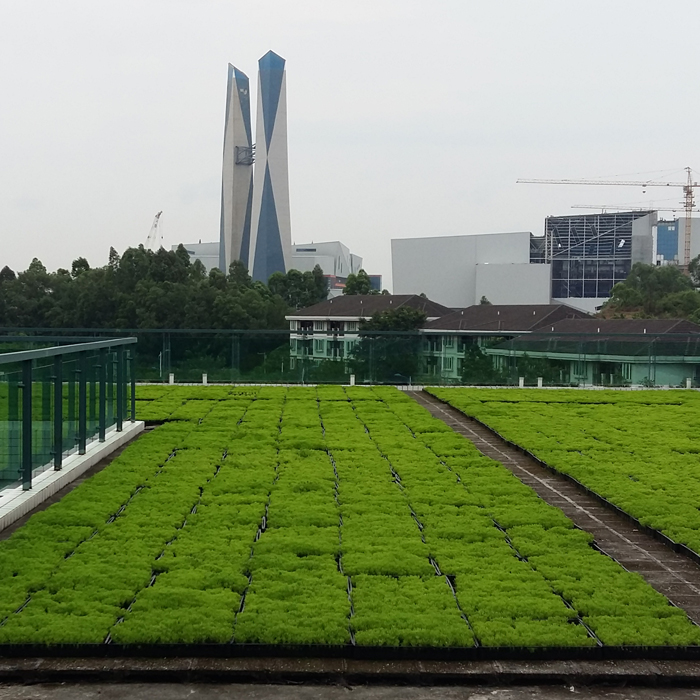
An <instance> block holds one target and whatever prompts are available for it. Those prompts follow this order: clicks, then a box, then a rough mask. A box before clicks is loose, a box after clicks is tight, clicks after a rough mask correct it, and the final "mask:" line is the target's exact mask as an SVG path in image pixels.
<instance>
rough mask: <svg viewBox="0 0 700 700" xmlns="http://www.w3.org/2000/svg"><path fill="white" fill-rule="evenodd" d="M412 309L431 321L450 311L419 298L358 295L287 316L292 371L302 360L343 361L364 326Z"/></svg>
mask: <svg viewBox="0 0 700 700" xmlns="http://www.w3.org/2000/svg"><path fill="white" fill-rule="evenodd" d="M401 308H411V309H417V310H419V311H423V312H424V313H425V314H426V316H427V320H428V321H434V320H436V319H438V318H439V317H440V316H444V315H445V314H448V313H450V309H448V308H447V307H446V306H442V305H441V304H436V303H435V302H433V301H431V300H430V299H426V298H425V297H421V296H419V295H417V294H368V295H364V294H357V295H347V296H339V297H334V298H332V299H328V300H326V301H322V302H320V303H319V304H315V305H314V306H310V307H308V308H306V309H299V310H298V311H295V312H294V313H293V314H291V315H289V316H286V319H287V320H288V321H289V330H290V360H291V366H292V368H293V367H295V366H296V363H297V362H298V361H299V360H302V359H303V360H314V361H316V362H320V361H321V360H341V359H345V358H347V357H348V356H349V355H350V353H351V352H352V350H353V348H354V347H355V345H356V343H357V339H358V336H359V332H360V322H361V321H362V320H363V319H370V318H371V317H372V316H373V315H374V314H375V313H381V312H383V311H392V310H396V309H401Z"/></svg>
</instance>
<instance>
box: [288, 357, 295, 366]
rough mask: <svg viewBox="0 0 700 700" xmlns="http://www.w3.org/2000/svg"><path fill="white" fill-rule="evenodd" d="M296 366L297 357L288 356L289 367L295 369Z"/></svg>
mask: <svg viewBox="0 0 700 700" xmlns="http://www.w3.org/2000/svg"><path fill="white" fill-rule="evenodd" d="M296 366H297V358H296V357H290V358H289V369H296Z"/></svg>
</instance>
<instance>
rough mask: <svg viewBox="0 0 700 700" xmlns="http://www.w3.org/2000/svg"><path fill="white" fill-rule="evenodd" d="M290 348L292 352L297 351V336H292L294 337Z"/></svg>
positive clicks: (290, 342)
mask: <svg viewBox="0 0 700 700" xmlns="http://www.w3.org/2000/svg"><path fill="white" fill-rule="evenodd" d="M289 350H290V351H291V352H296V351H297V339H296V338H292V339H291V340H290V341H289Z"/></svg>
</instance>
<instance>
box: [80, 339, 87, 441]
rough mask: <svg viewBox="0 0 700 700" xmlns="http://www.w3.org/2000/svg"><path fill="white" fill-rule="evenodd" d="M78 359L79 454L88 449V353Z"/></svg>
mask: <svg viewBox="0 0 700 700" xmlns="http://www.w3.org/2000/svg"><path fill="white" fill-rule="evenodd" d="M79 357H80V359H79V360H78V363H79V369H78V454H81V455H84V454H85V451H86V450H87V376H86V374H87V372H86V365H87V353H85V352H81V353H80V355H79Z"/></svg>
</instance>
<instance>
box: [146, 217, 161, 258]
mask: <svg viewBox="0 0 700 700" xmlns="http://www.w3.org/2000/svg"><path fill="white" fill-rule="evenodd" d="M162 213H163V212H162V211H159V212H158V213H157V214H156V215H155V218H154V219H153V224H152V225H151V230H150V232H149V234H148V238H147V239H146V250H154V251H155V250H159V249H160V247H161V245H162V244H163V235H162V233H161V231H160V216H161V214H162Z"/></svg>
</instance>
